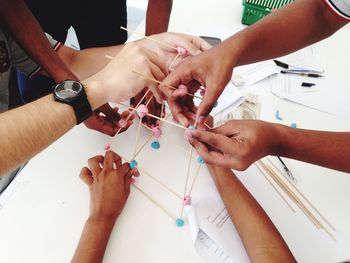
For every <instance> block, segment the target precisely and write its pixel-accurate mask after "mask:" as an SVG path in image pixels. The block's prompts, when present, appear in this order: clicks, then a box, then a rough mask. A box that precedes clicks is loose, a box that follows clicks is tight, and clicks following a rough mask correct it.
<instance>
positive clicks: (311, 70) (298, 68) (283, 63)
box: [273, 59, 324, 74]
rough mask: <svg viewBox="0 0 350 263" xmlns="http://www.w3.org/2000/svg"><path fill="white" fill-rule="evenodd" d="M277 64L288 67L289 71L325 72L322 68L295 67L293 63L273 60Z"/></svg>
mask: <svg viewBox="0 0 350 263" xmlns="http://www.w3.org/2000/svg"><path fill="white" fill-rule="evenodd" d="M273 61H274V62H275V63H276V65H277V66H279V67H281V68H284V69H287V71H291V72H300V73H301V72H303V73H315V74H322V73H324V70H322V71H320V70H315V69H312V68H302V67H295V66H293V65H289V64H287V63H285V62H282V61H279V60H276V59H274V60H273Z"/></svg>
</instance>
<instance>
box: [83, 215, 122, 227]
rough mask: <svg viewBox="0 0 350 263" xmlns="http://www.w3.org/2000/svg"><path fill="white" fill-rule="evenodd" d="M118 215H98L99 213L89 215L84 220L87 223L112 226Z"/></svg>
mask: <svg viewBox="0 0 350 263" xmlns="http://www.w3.org/2000/svg"><path fill="white" fill-rule="evenodd" d="M118 216H119V215H116V216H108V217H107V216H99V215H90V216H89V217H88V219H87V220H86V222H87V223H89V224H97V225H99V226H101V227H113V226H114V224H115V222H116V221H117V219H118Z"/></svg>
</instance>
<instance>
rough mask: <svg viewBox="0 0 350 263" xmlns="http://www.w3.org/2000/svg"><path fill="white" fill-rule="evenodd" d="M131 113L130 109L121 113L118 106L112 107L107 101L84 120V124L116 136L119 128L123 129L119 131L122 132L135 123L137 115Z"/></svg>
mask: <svg viewBox="0 0 350 263" xmlns="http://www.w3.org/2000/svg"><path fill="white" fill-rule="evenodd" d="M102 114H103V115H102ZM130 114H131V113H130V112H128V111H124V112H122V114H119V112H118V108H117V107H115V108H112V107H111V106H110V105H109V104H108V103H107V104H105V105H103V106H101V107H100V108H99V109H97V110H95V111H94V112H93V113H92V115H91V116H90V117H89V118H88V119H87V120H86V121H84V124H85V126H86V127H87V128H89V129H92V130H96V131H99V132H102V133H104V134H107V135H109V136H114V135H115V134H116V133H117V132H118V131H119V129H121V130H120V132H119V133H122V132H124V131H126V130H127V129H128V128H129V127H130V126H131V125H132V124H133V120H134V118H135V116H134V115H131V116H130V117H129V115H130ZM128 118H129V119H128ZM127 119H128V120H127ZM126 120H127V121H126Z"/></svg>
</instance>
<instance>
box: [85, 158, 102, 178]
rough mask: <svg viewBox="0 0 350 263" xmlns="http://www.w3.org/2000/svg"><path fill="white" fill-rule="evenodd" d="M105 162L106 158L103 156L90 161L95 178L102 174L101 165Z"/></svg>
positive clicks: (89, 164)
mask: <svg viewBox="0 0 350 263" xmlns="http://www.w3.org/2000/svg"><path fill="white" fill-rule="evenodd" d="M103 160H104V157H103V156H102V155H98V156H95V157H92V158H90V159H89V160H88V166H89V168H90V171H91V172H92V175H93V176H94V177H96V176H97V175H98V174H99V173H100V172H101V170H102V168H101V165H100V164H101V163H103Z"/></svg>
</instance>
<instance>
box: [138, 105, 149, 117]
mask: <svg viewBox="0 0 350 263" xmlns="http://www.w3.org/2000/svg"><path fill="white" fill-rule="evenodd" d="M136 111H137V114H138V115H139V116H140V118H141V119H142V118H143V117H145V116H146V115H147V114H148V108H147V106H146V105H145V104H140V105H139V106H138V107H137V109H136Z"/></svg>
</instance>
